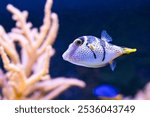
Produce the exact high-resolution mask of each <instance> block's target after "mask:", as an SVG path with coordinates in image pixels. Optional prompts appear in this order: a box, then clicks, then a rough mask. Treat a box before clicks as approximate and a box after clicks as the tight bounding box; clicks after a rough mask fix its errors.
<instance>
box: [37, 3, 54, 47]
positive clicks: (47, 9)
mask: <svg viewBox="0 0 150 117" xmlns="http://www.w3.org/2000/svg"><path fill="white" fill-rule="evenodd" d="M52 3H53V1H52V0H47V2H46V5H45V9H44V13H45V16H44V19H43V25H42V26H41V28H40V32H39V35H38V37H37V38H38V39H37V42H36V48H38V47H39V46H40V45H41V44H42V42H43V41H44V39H45V38H46V35H47V33H48V31H49V30H50V26H51V7H52Z"/></svg>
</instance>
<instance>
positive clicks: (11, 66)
mask: <svg viewBox="0 0 150 117" xmlns="http://www.w3.org/2000/svg"><path fill="white" fill-rule="evenodd" d="M0 54H1V56H2V60H3V63H4V67H5V69H7V70H8V71H15V72H16V71H19V68H18V67H17V66H16V65H14V64H12V63H10V60H9V58H8V56H7V55H6V53H5V52H4V49H3V47H0Z"/></svg>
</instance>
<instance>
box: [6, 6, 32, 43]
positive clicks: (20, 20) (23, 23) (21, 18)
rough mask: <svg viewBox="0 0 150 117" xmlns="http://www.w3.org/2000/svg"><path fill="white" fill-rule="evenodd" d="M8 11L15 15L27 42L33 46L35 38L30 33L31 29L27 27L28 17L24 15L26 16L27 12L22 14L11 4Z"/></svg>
mask: <svg viewBox="0 0 150 117" xmlns="http://www.w3.org/2000/svg"><path fill="white" fill-rule="evenodd" d="M7 10H8V11H10V12H11V13H12V14H13V15H14V16H13V19H14V20H16V22H17V25H18V27H19V28H21V29H22V31H23V33H24V35H25V36H26V38H27V40H28V41H29V44H30V45H31V46H32V38H33V37H32V35H31V33H30V28H29V27H28V26H27V25H26V19H27V15H23V14H25V12H23V13H22V12H20V10H18V9H17V8H15V7H14V6H13V5H11V4H9V5H7ZM26 14H28V13H27V12H26ZM14 17H15V18H14Z"/></svg>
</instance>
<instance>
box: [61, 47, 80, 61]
mask: <svg viewBox="0 0 150 117" xmlns="http://www.w3.org/2000/svg"><path fill="white" fill-rule="evenodd" d="M76 49H77V47H76V46H75V45H73V44H71V45H70V46H69V48H68V49H67V50H66V51H65V52H64V53H63V55H62V58H63V59H64V60H66V61H70V60H72V59H73V58H72V57H73V54H74V53H75V51H76Z"/></svg>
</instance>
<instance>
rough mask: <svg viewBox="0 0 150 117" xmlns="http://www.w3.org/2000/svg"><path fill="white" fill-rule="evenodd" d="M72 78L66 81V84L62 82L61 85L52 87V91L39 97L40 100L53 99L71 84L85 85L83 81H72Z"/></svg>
mask: <svg viewBox="0 0 150 117" xmlns="http://www.w3.org/2000/svg"><path fill="white" fill-rule="evenodd" d="M74 80H75V79H74ZM74 80H70V82H66V84H62V85H60V86H58V87H57V88H56V89H54V90H53V91H51V92H50V93H48V94H47V95H46V96H44V97H43V98H41V99H42V100H49V99H54V98H55V97H57V96H58V95H59V94H60V93H62V92H63V91H65V90H66V89H68V88H69V87H71V86H79V87H85V83H84V82H82V81H79V80H76V81H74Z"/></svg>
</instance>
